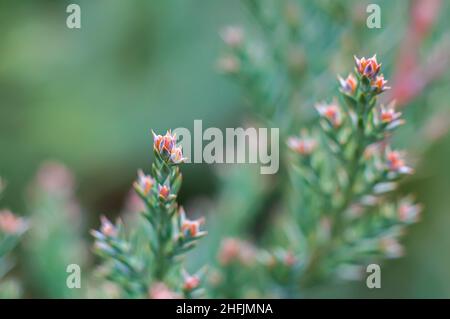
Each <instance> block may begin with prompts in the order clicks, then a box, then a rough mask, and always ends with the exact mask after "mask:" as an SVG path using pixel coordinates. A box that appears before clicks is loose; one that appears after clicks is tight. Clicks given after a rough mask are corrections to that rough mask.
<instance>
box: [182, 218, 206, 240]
mask: <svg viewBox="0 0 450 319" xmlns="http://www.w3.org/2000/svg"><path fill="white" fill-rule="evenodd" d="M204 222H205V219H204V218H200V219H198V220H189V219H185V220H183V223H182V224H181V231H182V232H183V233H184V234H186V235H189V237H197V236H198V235H199V234H200V225H202V224H203V223H204Z"/></svg>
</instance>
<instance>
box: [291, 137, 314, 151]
mask: <svg viewBox="0 0 450 319" xmlns="http://www.w3.org/2000/svg"><path fill="white" fill-rule="evenodd" d="M287 145H288V147H289V148H290V149H291V150H293V151H294V152H296V153H298V154H300V155H310V154H311V153H312V152H313V151H314V149H315V148H316V146H317V143H316V141H315V140H314V139H312V138H298V137H293V136H291V137H289V138H288V141H287Z"/></svg>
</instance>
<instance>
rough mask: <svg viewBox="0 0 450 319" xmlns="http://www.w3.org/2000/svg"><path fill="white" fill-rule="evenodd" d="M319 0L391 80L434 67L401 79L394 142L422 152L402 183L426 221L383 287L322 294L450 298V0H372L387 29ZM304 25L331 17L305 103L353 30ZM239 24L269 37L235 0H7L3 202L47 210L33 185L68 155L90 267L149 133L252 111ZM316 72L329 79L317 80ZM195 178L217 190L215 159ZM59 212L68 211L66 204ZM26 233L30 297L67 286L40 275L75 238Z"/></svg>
mask: <svg viewBox="0 0 450 319" xmlns="http://www.w3.org/2000/svg"><path fill="white" fill-rule="evenodd" d="M318 2H319V3H320V5H321V6H322V8H324V10H325V11H326V10H329V11H332V12H334V13H335V17H336V19H337V20H336V21H337V22H336V23H337V24H338V25H339V26H340V28H341V29H344V30H350V31H351V32H357V33H358V34H359V37H358V38H357V39H353V41H357V47H358V48H359V51H358V52H352V53H351V54H353V53H354V54H357V55H358V56H360V55H369V54H371V53H372V52H376V53H378V56H379V57H380V60H382V61H383V65H384V67H385V72H384V73H385V74H386V75H387V77H389V78H394V79H395V74H397V75H398V74H399V73H400V75H401V73H402V72H403V73H405V72H407V71H408V70H409V71H411V70H412V69H413V68H414V67H416V66H417V65H422V66H423V68H422V69H421V71H422V73H421V72H416V73H414V72H412V74H411V75H410V77H409V78H408V79H409V80H410V82H407V80H406V78H401V77H400V80H399V81H398V82H397V83H398V85H399V86H400V84H403V85H404V86H405V87H406V88H404V90H403V91H401V92H397V93H396V94H397V96H396V97H397V98H399V99H400V100H402V98H403V100H402V102H403V101H404V103H403V104H404V105H402V106H404V108H403V111H404V112H405V113H406V116H407V119H408V121H409V123H410V124H408V125H406V126H405V127H404V128H402V129H401V130H400V132H401V133H400V134H399V137H398V140H397V141H396V143H397V144H398V145H400V146H402V147H405V148H407V149H410V150H411V152H412V154H415V155H416V164H417V174H416V175H415V177H413V178H411V179H409V180H408V181H407V182H406V183H405V184H404V185H403V186H402V187H403V188H404V189H405V190H408V191H412V192H413V193H415V194H416V195H417V198H418V199H419V201H421V202H422V203H423V204H424V206H425V211H424V214H423V220H422V222H420V223H418V224H417V225H415V226H413V227H412V228H411V229H410V231H409V233H408V235H407V236H406V237H405V238H406V242H405V246H406V250H407V255H406V257H405V258H402V259H400V260H395V261H388V262H387V263H386V264H385V266H384V267H383V273H382V289H378V290H373V291H372V290H368V289H367V288H365V284H364V282H356V283H346V284H342V283H341V284H339V285H331V286H327V287H318V288H317V289H315V290H314V291H313V292H312V293H311V296H320V297H401V298H407V297H414V298H431V297H447V298H448V297H450V248H449V247H450V234H449V231H448V230H449V229H450V210H449V207H450V196H449V193H450V169H449V168H448V163H450V137H449V134H447V128H448V124H449V123H450V118H449V114H450V113H449V112H448V111H449V107H450V105H449V104H450V102H449V101H450V100H449V99H450V82H449V79H450V72H449V68H448V63H449V56H448V55H449V53H448V52H449V46H448V43H449V35H450V29H449V26H450V25H449V23H448V16H447V13H448V12H450V8H449V5H448V3H447V2H446V1H429V3H434V5H435V6H438V7H437V8H438V9H437V10H436V9H435V7H433V6H431V5H429V6H427V5H422V7H421V10H419V11H417V12H416V13H414V10H413V9H412V8H413V6H414V5H417V3H418V2H420V1H396V2H395V4H393V3H392V2H393V1H373V2H376V3H378V4H379V5H380V7H381V9H382V28H381V29H373V30H369V29H367V28H366V27H365V25H364V23H362V24H361V23H359V24H358V23H355V22H354V21H353V22H351V21H348V20H346V17H348V16H349V15H351V14H353V12H361V11H356V9H355V8H364V6H363V5H361V3H360V1H345V4H344V3H343V2H342V1H318ZM422 2H423V3H425V2H428V1H422ZM70 3H78V4H80V6H81V10H82V11H81V14H82V28H81V30H70V29H68V28H67V27H66V17H67V13H66V7H67V5H68V4H70ZM349 12H350V13H349ZM363 12H364V11H363ZM364 14H365V13H364ZM414 14H415V15H416V16H414ZM356 15H357V14H356ZM422 15H423V16H422ZM355 19H356V20H357V18H355ZM364 19H365V16H364V18H363V20H364ZM414 19H415V20H414ZM427 19H428V20H427ZM424 21H425V22H424ZM301 23H302V24H304V25H305V28H308V26H309V27H310V26H311V25H321V26H323V27H322V28H319V29H318V30H317V31H316V33H314V30H312V31H311V32H312V33H311V37H310V39H309V42H308V43H307V45H305V47H304V48H305V50H306V52H307V54H308V55H309V56H310V57H313V58H310V59H309V60H307V62H306V63H307V65H308V64H310V68H309V70H310V75H309V79H308V81H309V82H311V83H313V84H314V86H313V89H311V88H310V89H309V93H308V94H310V96H308V100H310V101H317V100H320V99H323V98H325V97H326V96H327V95H326V94H327V93H328V90H327V89H326V88H324V86H326V85H327V82H326V81H325V82H321V81H322V80H321V79H323V78H329V79H331V80H334V79H335V76H336V73H337V72H336V71H339V70H345V69H348V67H349V66H351V64H352V55H344V54H343V52H344V53H345V47H346V42H347V41H352V39H348V38H346V34H345V32H344V33H338V34H339V37H338V38H336V37H337V35H336V34H337V33H336V32H334V31H335V30H334V29H333V28H334V27H333V24H331V23H330V21H328V20H327V18H326V17H324V15H320V14H317V15H303V16H302V20H301ZM414 23H416V29H414V30H416V31H417V30H422V29H420V28H421V27H422V28H425V29H426V30H425V31H423V32H424V33H423V36H422V35H418V36H417V38H414V36H412V37H413V38H414V39H415V40H411V41H410V42H408V37H409V38H411V28H413V27H414V25H413V24H414ZM421 23H422V25H421ZM427 23H428V24H427ZM228 24H238V25H241V26H243V27H245V28H246V36H247V37H249V38H250V37H254V38H255V41H257V40H258V34H259V30H258V28H257V26H255V23H254V21H253V20H252V19H251V16H250V15H249V13H248V10H247V8H246V7H245V6H244V5H243V4H242V2H241V1H238V0H227V1H223V0H208V1H206V0H170V1H156V0H151V1H138V0H133V1H120V0H96V1H62V0H60V1H44V0H41V1H32V0H23V1H1V2H0V38H1V41H0V176H2V177H3V178H4V179H5V180H6V181H7V183H8V187H7V189H6V192H5V194H4V196H3V198H2V202H1V207H9V208H10V209H11V210H13V211H15V212H17V213H19V214H21V215H24V216H29V217H32V216H33V214H35V215H37V216H41V215H39V214H40V212H41V213H42V210H45V209H39V207H41V206H42V205H44V204H42V203H39V200H36V195H35V194H34V195H33V193H35V192H33V190H32V189H33V183H35V181H36V174H37V171H38V169H39V167H40V166H41V165H42V164H43V163H44V162H47V161H49V160H51V161H58V162H61V163H64V165H65V166H66V167H68V168H69V169H70V170H71V171H72V174H73V176H75V181H74V185H75V186H74V187H75V195H76V201H77V205H79V207H80V209H79V212H78V213H77V214H76V215H75V216H76V217H74V219H76V220H77V222H78V223H79V225H78V226H77V227H79V232H80V233H81V234H82V236H81V241H83V244H80V245H81V246H82V247H84V249H82V250H83V251H82V252H81V253H80V254H79V255H77V256H78V257H76V256H72V257H68V258H69V259H70V258H72V260H73V259H77V258H80V259H86V260H87V261H85V263H86V265H87V266H86V267H89V265H92V263H93V261H92V260H91V259H92V257H91V256H90V255H91V254H90V252H89V248H88V247H89V244H90V241H91V240H90V238H89V229H90V228H93V227H97V225H98V216H99V214H101V213H104V214H107V215H109V216H115V215H118V214H119V213H120V212H121V211H122V210H123V207H124V205H125V203H126V201H127V197H128V194H129V190H130V185H131V183H132V181H133V179H134V178H135V174H136V170H137V168H140V167H141V168H144V169H149V167H150V163H151V152H152V149H151V146H152V138H151V133H150V129H154V130H155V131H157V132H162V131H164V130H166V129H168V128H175V127H187V128H191V127H193V121H194V119H202V120H203V125H204V127H207V126H208V127H219V128H224V127H236V126H239V125H240V123H242V120H243V118H246V117H247V116H248V114H247V113H248V109H247V107H246V104H245V100H244V99H243V98H242V96H243V95H244V96H245V92H243V90H242V89H241V88H240V87H239V86H238V85H236V84H235V83H233V82H232V81H230V80H229V79H227V78H226V77H224V76H223V75H221V74H220V72H217V67H216V64H217V63H216V61H217V58H218V56H219V55H220V53H221V50H222V49H223V43H222V41H221V39H220V37H219V30H220V29H221V28H222V27H223V26H225V25H228ZM327 28H329V29H327ZM352 28H353V29H352ZM355 28H357V30H355ZM358 28H359V29H358ZM328 31H329V32H328ZM417 32H418V31H417ZM417 32H414V34H416V35H417ZM327 37H328V38H329V39H328V38H327ZM319 38H320V39H321V40H320V41H319V40H318V39H319ZM323 43H329V45H328V46H327V48H325V49H326V50H327V52H328V53H327V55H325V56H323V55H322V56H321V58H319V57H317V59H314V56H315V52H319V51H322V50H324V48H323V47H322V44H323ZM414 50H416V51H414ZM412 51H414V52H412ZM337 53H340V54H341V55H339V54H337ZM408 53H411V54H413V55H414V54H416V56H415V57H410V56H409V55H408ZM341 56H343V57H344V58H345V60H344V59H341ZM408 57H409V58H410V60H408V59H407V58H408ZM414 58H415V59H414ZM340 63H342V66H340V65H339V64H340ZM336 65H337V66H336ZM414 70H415V69H414ZM433 72H434V73H433ZM319 73H320V74H321V75H322V76H320V77H319V76H315V74H317V75H318V74H319ZM324 74H325V76H323V75H324ZM421 79H425V80H424V81H423V83H422V82H421V81H420V80H421ZM418 82H419V83H418ZM391 84H392V85H395V82H394V83H392V82H391ZM315 88H317V89H315ZM333 88H334V87H333ZM408 89H409V90H410V91H413V92H410V91H408ZM300 90H301V88H300ZM405 92H406V93H405ZM310 106H311V107H312V104H311V105H310ZM299 107H309V106H308V105H306V106H299ZM62 174H63V175H64V173H62ZM184 177H185V178H184V186H183V188H182V193H181V202H184V203H190V202H196V201H199V199H200V200H203V199H204V198H208V199H209V200H214V198H215V197H216V196H217V192H218V189H219V186H220V185H219V184H220V183H219V180H220V179H219V177H218V174H217V171H216V169H215V168H214V167H211V166H208V165H201V164H188V165H185V167H184ZM38 179H39V178H38ZM63 179H64V178H63ZM33 181H34V182H33ZM33 198H34V199H33ZM44 206H45V205H44ZM53 209H54V210H55V214H56V215H58V214H59V210H58V207H56V208H55V207H53ZM61 214H63V213H61ZM71 218H72V217H71ZM40 227H41V228H42V229H44V228H46V227H47V225H46V224H45V223H41V224H40ZM71 227H72V225H71V224H70V222H67V221H66V224H60V225H57V226H55V229H57V230H59V231H61V232H63V233H66V232H70V231H68V229H70V228H71ZM27 236H28V237H29V238H28V239H27V238H26V239H25V243H24V244H23V245H22V246H21V247H20V251H19V254H18V261H17V265H18V267H17V269H16V270H15V274H16V275H17V276H20V277H23V278H24V293H25V296H28V297H48V296H50V297H54V296H61V295H62V296H66V295H64V294H63V293H62V294H58V288H57V287H55V288H53V287H52V282H57V281H58V280H59V281H65V280H64V279H61V278H63V277H61V278H56V279H55V276H56V275H54V274H55V273H56V272H53V275H52V274H50V275H48V278H47V277H46V276H45V275H44V274H43V272H39V269H40V268H39V267H40V266H39V264H41V265H44V266H45V267H47V266H48V267H50V268H51V266H49V265H51V263H52V260H55V262H54V263H55V265H57V264H58V259H59V257H60V254H64V252H63V251H64V250H65V247H64V243H62V244H61V243H59V244H60V245H57V243H53V245H55V246H56V247H53V246H48V247H47V248H45V249H49V250H50V252H49V253H48V256H47V255H42V254H41V253H39V254H38V253H36V255H39V256H34V257H30V255H33V251H34V252H36V251H38V252H41V250H39V247H36V246H33V245H32V244H27V240H28V242H30V241H31V242H32V241H33V238H39V236H44V237H45V236H50V235H49V233H45V231H43V234H35V233H34V234H33V233H31V234H28V235H27ZM35 236H37V237H35ZM70 244H71V243H68V245H70ZM49 247H50V248H49ZM52 247H53V248H52ZM45 249H44V250H45ZM73 262H75V263H76V262H77V260H74V261H73ZM83 262H84V261H83ZM44 266H43V267H44ZM45 267H44V268H45ZM55 267H56V268H57V266H55ZM41 268H42V267H41ZM56 268H55V269H56ZM34 272H36V274H34ZM44 272H45V271H44ZM56 277H57V276H56ZM55 285H56V286H58V284H55Z"/></svg>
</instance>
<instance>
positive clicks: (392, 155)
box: [386, 151, 413, 174]
mask: <svg viewBox="0 0 450 319" xmlns="http://www.w3.org/2000/svg"><path fill="white" fill-rule="evenodd" d="M386 160H387V166H388V168H389V170H391V171H394V172H398V173H401V174H411V173H412V172H413V170H412V168H410V167H408V166H406V165H405V161H404V159H403V157H402V155H401V153H400V152H398V151H388V152H387V154H386Z"/></svg>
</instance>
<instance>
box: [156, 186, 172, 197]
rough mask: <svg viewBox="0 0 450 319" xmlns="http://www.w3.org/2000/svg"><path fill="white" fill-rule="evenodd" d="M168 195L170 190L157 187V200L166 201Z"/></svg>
mask: <svg viewBox="0 0 450 319" xmlns="http://www.w3.org/2000/svg"><path fill="white" fill-rule="evenodd" d="M169 194H170V189H169V187H167V186H166V185H162V186H161V185H158V195H159V198H162V199H167V198H168V197H169Z"/></svg>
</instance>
